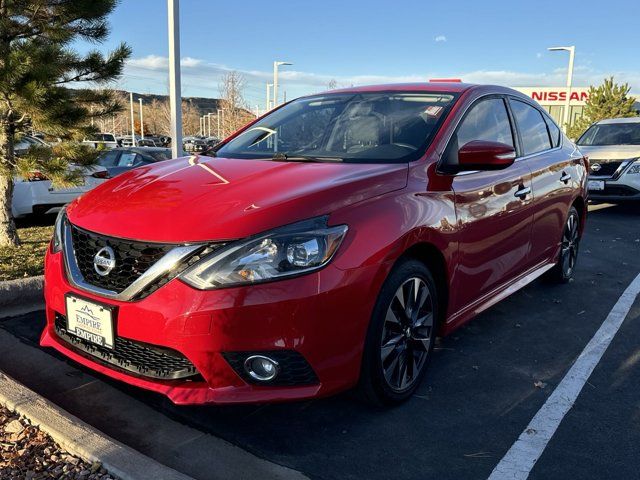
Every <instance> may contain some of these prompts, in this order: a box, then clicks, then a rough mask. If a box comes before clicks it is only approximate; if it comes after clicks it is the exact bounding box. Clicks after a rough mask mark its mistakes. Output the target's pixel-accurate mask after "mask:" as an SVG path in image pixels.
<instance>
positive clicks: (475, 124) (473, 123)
mask: <svg viewBox="0 0 640 480" xmlns="http://www.w3.org/2000/svg"><path fill="white" fill-rule="evenodd" d="M474 140H483V141H487V142H499V143H504V144H506V145H510V146H512V147H513V146H514V143H513V134H512V132H511V122H510V121H509V114H508V113H507V107H506V105H505V103H504V100H503V99H502V98H488V99H486V100H481V101H479V102H478V103H476V104H475V105H474V106H473V107H471V109H470V110H469V112H468V113H467V114H466V115H465V117H464V118H463V120H462V122H461V123H460V126H459V127H458V129H457V130H456V133H455V134H454V135H453V137H452V138H451V141H450V142H449V145H448V146H447V149H446V151H445V153H444V164H445V165H450V166H453V165H457V164H458V150H460V149H461V148H462V147H463V146H464V145H466V144H467V143H469V142H472V141H474Z"/></svg>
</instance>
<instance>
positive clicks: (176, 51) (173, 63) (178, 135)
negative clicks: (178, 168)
mask: <svg viewBox="0 0 640 480" xmlns="http://www.w3.org/2000/svg"><path fill="white" fill-rule="evenodd" d="M167 11H168V14H169V105H170V107H171V156H172V157H173V158H177V157H179V156H181V155H182V92H181V90H180V0H167Z"/></svg>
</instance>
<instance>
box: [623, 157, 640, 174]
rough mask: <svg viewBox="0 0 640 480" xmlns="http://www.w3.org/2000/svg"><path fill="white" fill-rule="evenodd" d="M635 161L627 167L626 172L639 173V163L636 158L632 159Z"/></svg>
mask: <svg viewBox="0 0 640 480" xmlns="http://www.w3.org/2000/svg"><path fill="white" fill-rule="evenodd" d="M634 160H635V161H634V162H633V163H632V164H631V166H630V167H629V168H628V169H627V171H626V173H628V174H631V175H633V174H634V173H640V163H638V159H637V158H636V159H634Z"/></svg>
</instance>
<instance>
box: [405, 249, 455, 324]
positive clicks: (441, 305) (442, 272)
mask: <svg viewBox="0 0 640 480" xmlns="http://www.w3.org/2000/svg"><path fill="white" fill-rule="evenodd" d="M407 258H411V259H415V260H418V261H419V262H422V263H423V264H425V265H426V266H427V268H428V269H429V271H430V272H431V274H432V275H433V279H434V280H435V282H436V288H437V291H438V309H439V312H440V315H439V317H440V318H438V328H439V329H440V328H441V327H442V325H443V324H444V321H445V319H446V316H447V307H448V305H449V274H448V269H447V262H446V260H445V257H444V254H443V253H442V251H441V250H440V249H439V248H438V247H436V246H435V245H434V244H433V243H429V242H424V241H422V242H418V243H414V244H413V245H411V246H409V247H408V248H407V249H406V250H405V251H404V253H403V254H402V255H401V256H400V257H399V258H398V261H400V260H402V259H407ZM396 263H397V262H396Z"/></svg>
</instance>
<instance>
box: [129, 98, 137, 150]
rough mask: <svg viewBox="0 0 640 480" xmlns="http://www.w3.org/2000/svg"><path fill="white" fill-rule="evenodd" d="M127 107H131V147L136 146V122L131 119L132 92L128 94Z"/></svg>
mask: <svg viewBox="0 0 640 480" xmlns="http://www.w3.org/2000/svg"><path fill="white" fill-rule="evenodd" d="M129 106H130V107H131V146H132V147H135V146H136V122H135V120H134V118H133V92H129Z"/></svg>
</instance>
